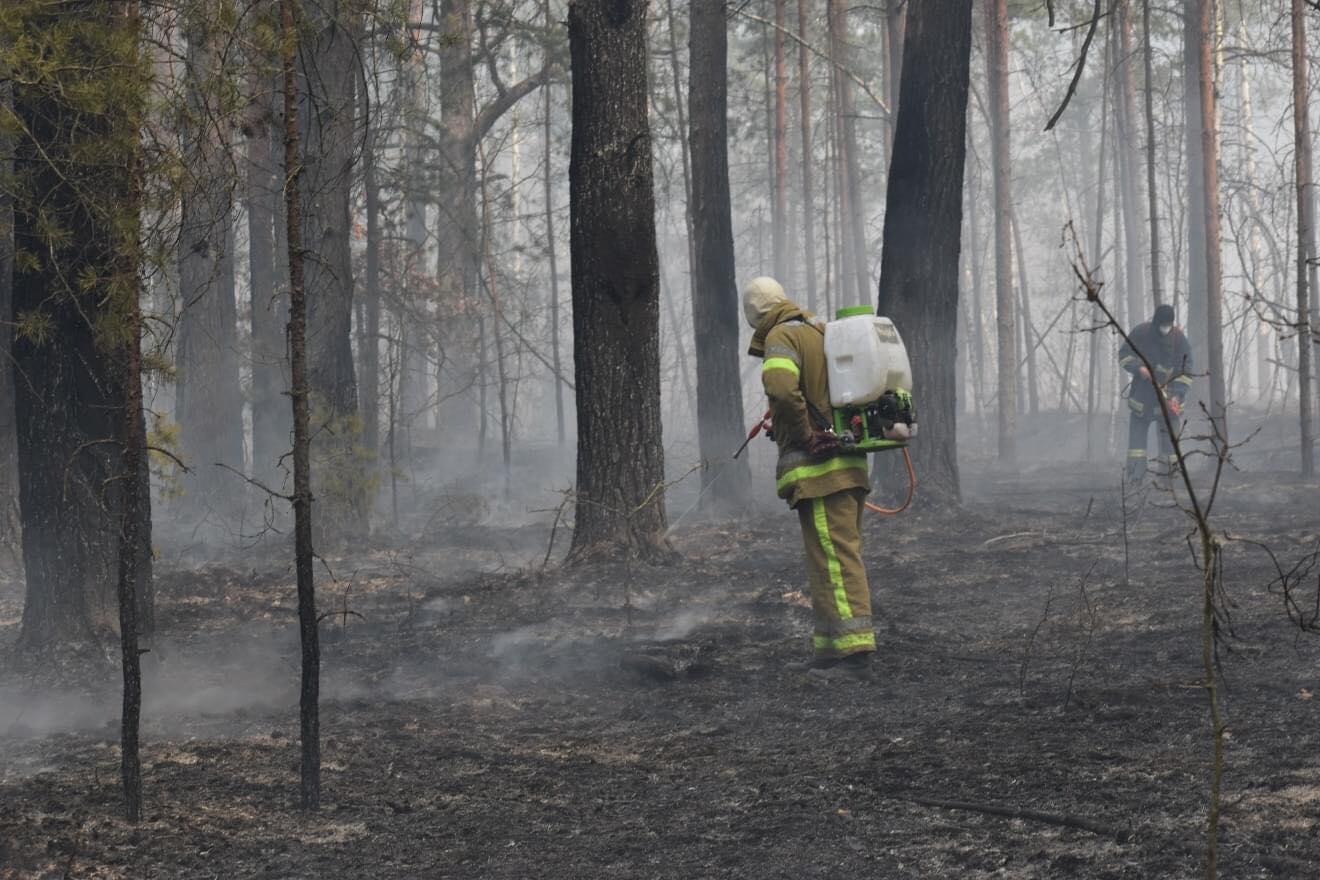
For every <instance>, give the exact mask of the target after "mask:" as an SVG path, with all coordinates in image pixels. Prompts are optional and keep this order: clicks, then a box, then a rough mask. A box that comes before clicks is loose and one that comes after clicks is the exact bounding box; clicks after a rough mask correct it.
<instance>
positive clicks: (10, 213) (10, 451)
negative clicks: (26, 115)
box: [0, 82, 22, 569]
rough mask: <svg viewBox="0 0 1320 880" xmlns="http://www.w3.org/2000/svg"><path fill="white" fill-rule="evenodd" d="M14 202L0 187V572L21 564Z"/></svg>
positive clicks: (0, 161) (1, 151)
mask: <svg viewBox="0 0 1320 880" xmlns="http://www.w3.org/2000/svg"><path fill="white" fill-rule="evenodd" d="M13 95H14V87H13V84H12V83H10V82H4V83H0V113H8V112H9V111H10V110H11V108H12V106H13ZM13 149H14V147H13V143H12V141H11V139H10V138H9V136H8V135H7V134H6V133H5V132H4V131H3V130H0V179H8V177H9V175H10V174H11V173H12V172H13V162H12V161H10V159H9V156H11V155H12V154H13ZM13 300H14V202H13V197H12V194H11V193H10V192H9V187H4V186H0V322H3V326H0V569H7V568H9V565H10V563H11V562H12V563H14V564H15V567H17V565H18V564H20V563H21V556H20V553H19V547H20V545H21V541H22V537H21V534H20V531H19V526H18V448H17V443H18V437H17V434H16V433H15V430H14V362H13V347H14V336H13V330H12V323H11V322H12V321H13Z"/></svg>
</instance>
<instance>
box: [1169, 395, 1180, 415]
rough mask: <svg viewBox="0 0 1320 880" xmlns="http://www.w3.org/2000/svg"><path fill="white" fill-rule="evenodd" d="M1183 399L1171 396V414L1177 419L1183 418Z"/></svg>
mask: <svg viewBox="0 0 1320 880" xmlns="http://www.w3.org/2000/svg"><path fill="white" fill-rule="evenodd" d="M1182 406H1183V405H1182V401H1181V400H1179V399H1178V398H1176V397H1170V398H1169V415H1171V416H1173V417H1174V418H1175V419H1180V418H1182Z"/></svg>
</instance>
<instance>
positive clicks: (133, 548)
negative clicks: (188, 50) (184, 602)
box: [110, 0, 153, 822]
mask: <svg viewBox="0 0 1320 880" xmlns="http://www.w3.org/2000/svg"><path fill="white" fill-rule="evenodd" d="M122 14H123V15H124V17H125V19H126V20H127V23H128V28H129V34H130V35H131V36H132V37H133V40H132V42H131V43H129V45H131V46H133V51H134V52H136V53H138V54H139V57H138V61H139V62H141V60H142V59H141V54H140V53H141V51H142V48H141V47H142V45H143V43H142V20H141V17H140V15H139V8H138V3H137V0H130V2H128V3H126V4H125V6H124V10H123V12H122ZM139 69H141V68H139ZM139 85H140V86H142V87H141V88H139V89H135V90H132V91H131V92H130V94H133V96H134V97H133V99H130V101H128V102H126V103H127V104H128V106H121V107H119V108H118V112H119V113H121V114H122V115H123V116H124V117H126V119H127V121H128V124H127V125H126V126H125V129H126V130H127V131H128V132H133V133H135V134H136V133H137V132H140V131H142V130H143V127H144V126H143V120H144V116H145V114H144V112H143V111H144V109H145V106H146V101H145V97H146V89H145V85H146V83H145V78H144V80H143V81H142V82H141V83H140V84H139ZM143 189H144V187H143V180H142V159H141V150H140V149H133V150H132V154H131V155H130V156H129V157H128V187H127V190H126V193H125V195H126V196H127V198H126V201H125V204H123V205H122V206H120V210H122V211H124V212H125V213H126V216H128V217H130V218H131V222H130V228H131V229H132V232H131V233H130V236H131V238H129V239H128V240H127V241H125V244H126V245H128V247H124V248H122V249H121V250H120V251H119V253H118V254H117V255H116V264H117V265H116V269H117V272H116V276H117V278H116V280H117V281H118V282H119V283H117V284H113V285H112V291H113V293H112V296H113V297H114V298H113V299H112V300H111V303H110V307H111V309H112V310H113V312H112V314H113V317H114V321H115V323H116V324H119V325H122V326H123V328H124V331H125V332H124V335H123V337H122V341H121V342H120V343H119V345H118V348H119V350H118V351H117V352H116V360H118V361H119V363H118V365H117V368H118V369H119V370H120V375H121V378H122V381H123V383H124V402H123V406H122V408H121V409H120V411H119V414H118V417H119V426H120V441H121V446H120V451H119V455H120V462H119V465H120V471H119V477H120V485H121V487H122V488H121V490H120V491H119V493H118V494H119V502H120V509H119V541H118V547H117V550H116V555H117V560H116V561H117V563H118V565H117V578H116V583H117V587H118V589H117V592H118V599H119V658H120V667H121V675H122V678H123V689H122V693H121V703H120V706H121V711H120V724H119V747H120V748H119V753H120V764H119V767H120V778H121V780H122V781H123V786H124V816H125V818H126V819H127V820H128V821H129V822H137V821H138V820H139V819H140V818H141V816H142V763H141V758H140V756H139V749H138V739H139V737H138V734H139V727H140V721H141V716H142V653H141V651H140V650H139V648H138V645H139V638H138V637H139V628H140V627H141V626H142V625H144V624H145V625H146V627H147V629H148V630H150V628H151V625H152V623H153V621H152V620H151V613H150V608H149V607H148V609H147V619H146V620H145V621H144V620H142V619H141V614H140V612H141V611H142V610H143V609H142V608H141V607H140V602H141V599H140V597H139V595H138V582H139V579H140V575H141V573H142V571H143V559H144V557H143V552H142V551H143V545H144V543H145V545H146V547H147V549H148V555H147V556H146V557H145V559H146V565H148V566H149V565H150V555H149V553H150V545H151V501H150V499H151V494H150V493H151V487H150V480H151V476H150V471H149V468H148V466H147V437H146V421H145V417H144V414H143V411H142V303H141V289H140V283H139V279H140V278H141V254H142V240H141V234H142V233H141V221H140V219H139V218H140V217H141V212H142V204H143V198H142V196H143ZM148 570H149V569H148Z"/></svg>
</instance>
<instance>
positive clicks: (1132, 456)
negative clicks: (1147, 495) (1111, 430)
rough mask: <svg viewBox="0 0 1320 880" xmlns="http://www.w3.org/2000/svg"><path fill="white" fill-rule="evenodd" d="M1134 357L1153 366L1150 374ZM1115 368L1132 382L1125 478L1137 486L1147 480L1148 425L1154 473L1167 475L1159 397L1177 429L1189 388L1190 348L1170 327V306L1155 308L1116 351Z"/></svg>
mask: <svg viewBox="0 0 1320 880" xmlns="http://www.w3.org/2000/svg"><path fill="white" fill-rule="evenodd" d="M1137 352H1140V353H1141V354H1142V355H1144V356H1145V358H1146V360H1147V361H1149V362H1150V364H1151V366H1152V367H1154V369H1155V373H1154V375H1152V374H1151V372H1150V370H1149V369H1147V367H1146V365H1145V364H1144V363H1143V362H1142V359H1141V358H1140V357H1138V356H1137ZM1118 365H1119V366H1120V367H1122V368H1123V369H1124V370H1126V371H1127V372H1128V374H1129V375H1130V376H1131V377H1132V385H1131V388H1130V389H1129V391H1128V408H1129V409H1130V410H1131V411H1132V412H1131V420H1130V421H1129V422H1128V457H1127V470H1126V476H1127V479H1128V481H1129V482H1133V483H1137V482H1140V481H1141V480H1142V479H1143V478H1144V477H1145V475H1146V438H1147V437H1148V436H1150V426H1151V423H1154V424H1155V426H1156V429H1157V430H1158V432H1159V438H1160V440H1159V442H1160V454H1159V459H1158V461H1159V463H1160V467H1159V473H1160V474H1161V475H1169V474H1172V473H1173V470H1174V465H1175V463H1176V461H1175V454H1174V451H1173V443H1172V442H1171V440H1170V439H1169V432H1168V429H1167V428H1166V427H1165V424H1164V416H1163V415H1162V413H1161V412H1160V400H1159V398H1160V395H1163V396H1164V398H1165V400H1166V401H1167V403H1168V407H1169V414H1170V415H1171V416H1173V417H1174V426H1175V427H1177V425H1178V420H1179V418H1180V417H1181V415H1182V406H1183V400H1184V399H1186V397H1187V391H1188V390H1189V389H1190V388H1191V387H1192V347H1191V344H1190V343H1188V341H1187V334H1185V333H1184V332H1183V330H1182V328H1181V327H1178V326H1175V325H1174V313H1173V306H1168V305H1162V306H1159V307H1158V308H1156V309H1155V316H1154V317H1153V318H1151V320H1149V321H1147V322H1146V323H1144V324H1141V325H1139V326H1138V327H1137V328H1136V329H1134V330H1133V331H1132V332H1131V333H1129V334H1128V339H1127V341H1126V342H1124V343H1123V347H1122V348H1120V349H1119V352H1118Z"/></svg>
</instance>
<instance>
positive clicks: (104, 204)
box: [10, 0, 151, 652]
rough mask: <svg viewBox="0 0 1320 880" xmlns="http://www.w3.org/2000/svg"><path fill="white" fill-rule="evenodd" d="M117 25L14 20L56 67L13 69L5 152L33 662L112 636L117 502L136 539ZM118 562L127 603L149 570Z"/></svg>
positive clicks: (130, 94) (84, 10)
mask: <svg viewBox="0 0 1320 880" xmlns="http://www.w3.org/2000/svg"><path fill="white" fill-rule="evenodd" d="M125 13H126V9H125V6H124V4H122V3H114V2H109V0H86V2H77V3H70V4H64V5H61V6H60V7H59V8H58V9H57V8H55V7H42V8H30V9H28V10H20V11H19V12H18V13H16V14H18V15H20V16H24V17H26V18H28V19H29V20H28V21H27V22H26V23H25V25H26V27H25V31H26V32H27V33H30V34H34V35H38V36H37V39H40V40H43V41H48V44H49V45H61V46H63V47H64V50H65V53H66V54H65V56H64V63H63V64H62V65H61V66H60V67H59V68H57V69H55V70H47V69H45V68H44V67H43V69H42V71H41V72H40V75H38V73H37V72H36V71H33V70H23V69H20V70H17V71H14V72H13V81H14V92H13V107H14V114H15V116H16V117H17V119H18V120H19V122H20V123H21V126H22V129H21V131H22V134H21V135H15V137H16V138H17V143H16V145H15V150H14V156H15V164H16V166H17V167H19V168H22V169H25V174H24V175H23V178H22V186H21V188H20V190H19V192H18V197H17V199H16V202H15V224H14V244H15V248H16V252H17V253H27V254H40V255H41V258H40V259H37V260H20V261H17V264H16V265H15V267H14V276H13V279H14V280H13V292H12V303H11V310H12V315H11V316H10V317H12V320H13V324H12V325H11V326H13V327H14V328H15V338H14V340H13V348H12V358H13V361H12V363H13V368H14V375H15V377H16V382H15V424H16V428H17V453H18V455H17V460H18V477H19V479H18V501H19V510H20V517H21V522H22V528H23V564H24V573H25V576H26V594H25V601H24V606H23V618H22V624H21V627H20V632H19V644H20V646H22V647H23V648H25V649H35V650H39V651H43V652H44V651H51V650H57V649H58V650H59V651H61V652H69V651H71V650H76V649H77V648H79V647H83V648H85V647H86V646H87V644H88V643H89V642H90V641H91V640H92V638H93V633H94V630H95V629H96V628H99V627H104V628H106V629H109V628H111V627H113V625H114V622H115V620H116V618H117V614H116V613H115V610H114V609H115V604H116V602H115V599H116V595H115V590H114V589H113V584H114V583H115V572H116V571H117V568H118V561H117V560H118V552H117V551H118V549H119V537H120V529H119V522H120V520H119V516H118V514H119V512H120V511H121V510H123V502H124V498H123V495H124V493H125V492H126V491H133V490H134V489H136V490H138V491H139V493H140V497H139V498H138V501H139V508H138V511H137V513H138V516H139V517H140V520H139V525H140V526H141V527H145V528H146V529H147V531H146V532H145V537H146V540H147V541H149V540H150V531H149V518H150V500H149V498H147V497H146V491H145V485H144V484H143V482H142V480H141V479H139V480H137V481H133V484H132V485H129V486H125V485H124V481H123V480H122V479H120V478H121V477H122V476H123V468H124V466H125V463H124V461H123V454H122V452H123V447H122V439H123V418H122V416H123V413H124V412H125V407H126V405H127V401H128V397H129V394H128V389H127V387H126V382H125V373H124V370H123V363H122V360H121V359H120V354H121V348H122V347H121V346H120V345H118V344H117V343H116V340H117V339H119V338H121V337H120V334H121V333H131V328H129V327H127V326H126V324H125V323H124V321H123V315H122V314H121V313H120V312H119V311H118V310H117V308H116V306H117V304H119V303H122V302H123V301H124V300H126V299H127V298H130V297H132V296H135V295H136V292H137V277H136V263H134V264H133V266H132V268H131V271H128V272H126V271H125V268H124V261H125V259H126V256H125V255H131V256H132V258H133V259H134V260H136V257H137V255H138V253H139V243H138V239H137V235H138V211H137V204H136V203H135V202H134V200H133V193H134V192H135V188H134V173H135V172H134V168H135V167H136V165H135V163H136V161H137V160H136V156H137V153H138V149H139V146H138V137H139V131H140V130H139V128H138V127H137V124H138V122H139V121H140V115H139V113H137V112H136V111H135V108H133V107H129V106H126V102H137V101H142V100H145V97H144V95H145V87H146V86H145V73H144V71H143V68H142V66H141V64H140V59H139V58H138V56H137V53H138V49H139V46H140V41H139V39H138V27H139V23H138V21H137V19H136V17H134V16H130V15H126V14H125ZM88 155H96V156H98V157H100V159H101V161H99V162H97V163H89V162H87V161H86V156H88ZM52 229H54V230H56V231H57V232H58V233H59V234H56V235H52V234H51V230H52ZM107 331H109V332H107ZM140 477H141V474H140V473H139V478H140ZM132 562H133V564H134V565H135V566H136V576H137V583H138V586H139V588H140V591H141V594H142V598H141V599H140V605H141V604H144V603H146V602H148V601H150V596H151V558H150V555H149V554H144V553H142V552H141V545H140V544H139V552H137V553H136V554H135V555H134V558H133V560H132ZM139 610H145V611H146V612H147V614H146V616H147V617H149V616H150V615H149V612H150V609H149V608H146V609H143V608H141V607H140V608H139Z"/></svg>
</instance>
